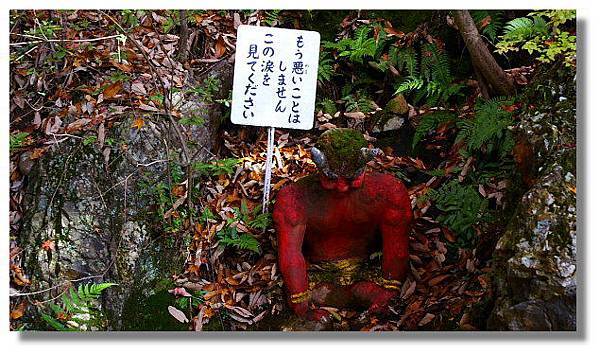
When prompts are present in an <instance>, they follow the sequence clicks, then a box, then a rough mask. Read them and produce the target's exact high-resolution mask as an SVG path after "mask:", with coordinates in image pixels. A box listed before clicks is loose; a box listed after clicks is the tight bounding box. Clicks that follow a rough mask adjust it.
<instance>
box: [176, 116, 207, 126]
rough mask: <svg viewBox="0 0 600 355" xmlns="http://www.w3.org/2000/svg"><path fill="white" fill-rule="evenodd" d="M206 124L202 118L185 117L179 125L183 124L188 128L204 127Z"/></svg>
mask: <svg viewBox="0 0 600 355" xmlns="http://www.w3.org/2000/svg"><path fill="white" fill-rule="evenodd" d="M204 122H205V120H204V118H202V117H200V116H190V117H184V118H182V119H180V120H179V123H181V124H182V125H186V126H202V125H204Z"/></svg>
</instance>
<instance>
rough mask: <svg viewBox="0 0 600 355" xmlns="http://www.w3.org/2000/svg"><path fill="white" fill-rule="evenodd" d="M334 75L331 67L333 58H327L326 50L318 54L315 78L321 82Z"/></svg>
mask: <svg viewBox="0 0 600 355" xmlns="http://www.w3.org/2000/svg"><path fill="white" fill-rule="evenodd" d="M334 75H335V70H334V68H333V59H331V58H328V57H327V54H326V52H321V53H320V54H319V70H318V72H317V80H318V81H319V82H321V83H324V82H326V81H329V80H331V77H332V76H334Z"/></svg>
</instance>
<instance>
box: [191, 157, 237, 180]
mask: <svg viewBox="0 0 600 355" xmlns="http://www.w3.org/2000/svg"><path fill="white" fill-rule="evenodd" d="M239 163H240V159H237V158H227V159H222V160H216V161H213V162H209V163H204V162H194V163H193V164H192V168H193V169H194V170H195V171H196V172H198V173H199V174H200V175H208V176H219V175H228V174H232V173H233V172H234V171H235V170H234V169H235V167H236V166H237V165H238V164H239Z"/></svg>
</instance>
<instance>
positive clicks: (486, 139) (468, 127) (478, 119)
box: [456, 97, 514, 156]
mask: <svg viewBox="0 0 600 355" xmlns="http://www.w3.org/2000/svg"><path fill="white" fill-rule="evenodd" d="M513 102H514V99H511V98H506V97H497V98H494V99H491V100H487V101H484V100H478V101H477V102H476V103H475V116H474V118H473V119H472V120H463V121H460V122H459V123H458V124H457V125H458V127H459V129H460V131H459V134H458V135H457V137H456V140H457V142H458V141H462V140H464V141H465V144H466V147H467V150H468V151H470V152H474V151H477V150H481V149H482V148H483V147H487V148H488V149H486V150H488V151H492V150H496V149H498V150H499V152H500V154H501V156H502V155H505V154H507V153H508V152H509V151H510V149H509V145H510V138H508V136H509V133H508V131H507V128H508V126H510V125H511V124H512V123H513V120H512V113H511V112H508V111H506V110H504V109H503V107H504V106H508V105H512V104H513ZM507 139H508V141H507Z"/></svg>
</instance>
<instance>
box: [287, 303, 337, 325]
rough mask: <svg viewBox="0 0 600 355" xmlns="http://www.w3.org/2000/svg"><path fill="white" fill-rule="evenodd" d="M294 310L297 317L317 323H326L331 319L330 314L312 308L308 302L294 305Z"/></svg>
mask: <svg viewBox="0 0 600 355" xmlns="http://www.w3.org/2000/svg"><path fill="white" fill-rule="evenodd" d="M292 310H293V311H294V313H295V314H296V315H297V316H299V317H302V318H305V319H308V320H311V321H315V322H325V321H328V320H329V318H330V313H329V312H327V311H326V310H324V309H320V308H311V307H310V305H309V303H308V301H306V302H302V303H296V304H292Z"/></svg>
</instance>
